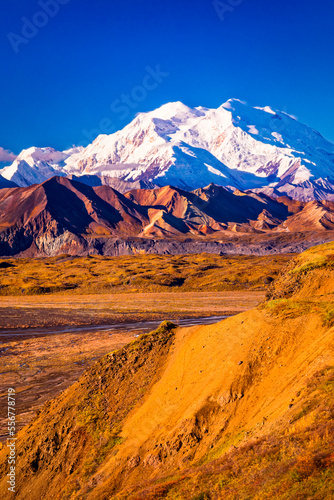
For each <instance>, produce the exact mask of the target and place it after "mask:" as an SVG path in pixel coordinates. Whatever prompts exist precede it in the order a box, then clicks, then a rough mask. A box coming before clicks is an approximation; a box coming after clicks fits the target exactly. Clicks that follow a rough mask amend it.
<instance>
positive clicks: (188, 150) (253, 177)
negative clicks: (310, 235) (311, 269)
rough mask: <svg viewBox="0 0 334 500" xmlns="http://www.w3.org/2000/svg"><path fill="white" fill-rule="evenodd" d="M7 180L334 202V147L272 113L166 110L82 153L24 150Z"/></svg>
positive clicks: (143, 116)
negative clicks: (84, 180) (139, 185)
mask: <svg viewBox="0 0 334 500" xmlns="http://www.w3.org/2000/svg"><path fill="white" fill-rule="evenodd" d="M0 173H1V175H2V176H3V177H5V178H6V179H8V180H12V181H14V182H16V183H17V184H19V185H21V186H24V185H28V184H31V183H33V182H41V181H42V180H45V179H46V178H48V177H51V176H52V175H54V174H55V173H57V174H58V175H69V174H73V175H85V176H86V175H98V176H99V177H101V178H104V179H108V178H116V179H118V180H121V181H125V182H126V183H129V182H138V181H144V182H152V183H154V184H157V185H161V186H163V185H168V184H171V185H174V186H179V187H182V188H186V189H196V188H199V187H202V186H206V185H208V184H209V183H211V182H213V183H215V184H218V185H223V186H231V187H234V188H240V189H243V190H245V189H254V190H256V191H263V190H265V192H266V193H267V194H273V195H275V194H277V195H279V194H288V195H290V196H292V197H295V198H298V199H301V200H304V201H307V200H312V199H326V198H327V199H334V144H332V143H330V142H328V141H326V140H325V139H324V138H323V137H322V136H321V135H320V134H319V133H318V132H317V131H315V130H313V129H311V128H310V127H308V126H306V125H303V124H301V123H299V122H298V121H297V120H296V119H295V118H293V117H291V116H289V115H288V114H286V113H284V112H280V111H274V110H273V109H271V108H270V107H268V106H267V107H264V108H260V107H252V106H249V105H247V104H246V103H244V102H242V101H239V100H237V99H231V100H229V101H227V102H226V103H225V104H223V105H222V106H220V107H219V108H218V109H209V108H204V107H196V108H189V107H188V106H185V105H184V104H182V103H181V102H174V103H168V104H165V105H163V106H161V107H160V108H158V109H156V110H154V111H151V112H149V113H140V114H139V115H138V116H137V117H136V118H135V119H134V120H133V121H132V122H131V123H130V124H129V125H127V126H126V127H125V128H124V129H122V130H120V131H118V132H116V133H114V134H111V135H99V136H98V137H97V138H96V139H95V141H94V142H93V143H92V144H90V145H89V146H87V147H86V148H81V149H79V150H70V151H65V152H57V151H55V150H52V149H50V148H45V149H37V148H30V149H29V150H25V151H23V152H22V153H21V154H20V155H19V156H18V157H17V158H16V160H15V161H14V163H13V164H12V165H11V166H10V167H6V168H5V169H3V170H2V171H1V172H0Z"/></svg>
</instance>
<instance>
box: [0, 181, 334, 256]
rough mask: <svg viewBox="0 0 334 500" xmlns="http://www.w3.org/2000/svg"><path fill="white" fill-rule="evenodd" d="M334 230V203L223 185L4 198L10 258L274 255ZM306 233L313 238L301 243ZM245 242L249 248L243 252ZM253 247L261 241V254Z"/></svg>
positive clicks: (1, 224)
mask: <svg viewBox="0 0 334 500" xmlns="http://www.w3.org/2000/svg"><path fill="white" fill-rule="evenodd" d="M333 230H334V202H332V201H318V200H314V201H310V202H301V201H295V200H292V199H290V198H289V197H286V196H281V197H279V198H273V197H270V196H268V195H266V194H263V193H262V194H256V193H253V192H251V191H247V192H244V191H240V190H234V191H233V192H231V190H230V189H226V188H225V187H222V186H217V185H215V184H209V185H208V186H206V187H204V188H199V189H195V190H193V191H186V190H184V189H181V188H178V187H173V186H164V187H160V188H155V189H134V190H131V191H128V192H127V193H125V194H122V193H120V192H118V191H117V190H115V189H114V188H112V187H110V186H106V185H102V186H88V185H87V184H84V183H82V182H79V181H77V180H74V179H68V178H67V177H60V176H55V177H52V178H51V179H48V180H46V181H44V182H43V183H41V184H34V185H32V186H28V187H16V188H3V189H1V190H0V255H2V256H11V255H21V256H22V255H26V256H36V255H40V256H42V255H57V254H61V253H68V254H81V255H82V254H87V253H100V254H106V255H117V254H124V253H127V254H132V253H138V252H150V253H151V252H154V253H194V252H198V251H210V252H214V253H219V252H224V253H225V252H227V253H233V252H234V253H238V252H239V253H245V252H246V253H272V252H279V251H297V249H299V248H307V247H308V246H311V244H314V242H315V241H317V242H324V241H328V240H331V239H333V236H332V234H333V233H332V231H333ZM303 233H307V234H308V236H307V238H301V239H300V235H301V234H303ZM310 233H311V234H312V237H311V238H310ZM315 237H316V238H318V240H315V239H314V238H315ZM240 239H241V240H243V241H244V244H245V248H240V247H239V248H238V245H237V244H236V241H239V243H240ZM274 240H276V243H275V244H268V245H267V246H266V244H264V242H266V241H267V242H268V241H274ZM305 240H306V241H305ZM252 241H253V242H254V241H257V248H255V249H253V250H252V248H251V244H250V243H251V242H252ZM282 242H283V243H284V245H285V246H284V245H283V247H282ZM287 242H288V243H287Z"/></svg>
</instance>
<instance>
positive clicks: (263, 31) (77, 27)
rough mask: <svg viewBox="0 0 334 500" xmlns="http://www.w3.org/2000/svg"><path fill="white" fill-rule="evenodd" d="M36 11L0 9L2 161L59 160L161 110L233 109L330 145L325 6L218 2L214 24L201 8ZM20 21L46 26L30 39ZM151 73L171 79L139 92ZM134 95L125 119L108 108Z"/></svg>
mask: <svg viewBox="0 0 334 500" xmlns="http://www.w3.org/2000/svg"><path fill="white" fill-rule="evenodd" d="M43 1H45V2H46V1H47V0H36V1H35V0H2V5H1V19H0V51H1V70H2V71H1V84H0V85H1V92H0V112H1V122H0V146H2V147H3V148H5V149H10V150H12V151H14V152H15V153H18V152H19V151H20V150H21V149H23V148H27V147H30V146H32V145H35V146H52V147H55V148H57V149H64V148H67V147H69V146H71V145H72V144H78V143H83V142H85V141H86V142H87V141H88V138H87V137H89V136H91V139H94V136H95V135H97V133H98V131H99V130H100V131H101V132H109V131H111V130H112V126H113V127H114V129H116V130H117V129H120V128H123V127H124V126H125V125H126V124H127V123H128V122H129V121H130V120H131V119H132V118H133V117H134V116H135V114H136V113H137V112H139V111H148V110H151V109H154V108H156V107H158V106H160V105H162V104H164V103H165V102H168V101H177V100H180V101H182V102H184V103H185V104H187V105H189V106H199V105H203V106H208V107H217V106H219V105H220V104H222V103H223V102H225V101H226V100H227V99H229V98H231V97H236V98H239V99H242V100H245V101H247V102H249V103H250V104H253V105H261V106H264V105H270V106H272V107H274V108H277V109H281V110H284V111H286V112H288V113H291V114H293V115H296V116H297V117H298V119H299V120H300V121H302V122H304V123H307V124H308V125H310V126H312V127H313V128H316V129H317V130H319V131H320V132H321V133H322V135H324V137H326V138H327V139H329V140H332V141H334V126H333V116H334V98H333V89H334V65H333V54H334V35H333V19H334V2H333V1H332V0H317V1H315V0H280V1H275V0H274V1H269V0H226V1H225V4H228V3H230V4H232V5H233V6H234V7H231V8H230V11H227V12H226V13H225V15H224V16H223V17H224V20H222V19H221V18H220V17H222V16H219V15H218V13H217V11H216V9H215V7H214V4H213V2H212V1H211V0H190V1H188V0H164V1H159V0H145V1H144V0H143V1H139V0H119V1H113V0H90V1H87V0H51V3H52V2H55V1H58V2H59V3H62V5H59V4H58V7H59V12H58V13H56V15H54V16H53V17H52V16H51V15H50V14H44V15H42V16H41V15H38V14H36V13H38V12H41V10H42V9H41V6H40V4H39V2H43ZM222 3H224V0H222ZM237 4H238V5H237ZM58 7H57V9H58ZM49 8H51V7H49ZM54 8H55V7H54ZM22 18H24V19H25V20H24V21H23V20H22ZM26 20H28V21H30V22H31V21H33V23H34V24H36V23H37V24H40V25H43V24H45V25H44V26H41V27H38V28H37V32H36V29H35V28H34V27H33V28H31V26H30V31H29V30H28V29H27V27H26ZM31 30H33V31H31ZM8 33H12V35H10V39H9V38H8ZM13 34H14V35H13ZM17 35H18V36H21V37H22V38H17V37H16V36H17ZM27 36H29V37H30V38H27ZM157 65H160V69H161V71H162V72H163V73H164V74H165V73H168V74H169V75H168V76H166V75H165V76H162V77H161V78H160V80H161V81H156V82H155V81H154V80H153V78H149V77H148V76H147V77H146V80H144V81H145V82H146V83H145V85H146V84H147V86H148V87H149V89H147V90H145V91H144V92H143V89H142V88H141V89H138V86H139V87H141V86H142V83H143V79H144V77H145V75H147V74H148V73H147V67H148V66H149V67H150V68H151V69H155V68H156V66H157ZM158 80H159V79H158ZM152 87H155V88H152ZM134 88H136V90H135V91H134V92H135V93H134V95H135V96H136V99H137V100H135V101H133V100H132V101H131V105H132V108H131V107H130V105H128V104H126V105H125V108H124V107H123V111H122V112H121V111H120V110H119V102H118V107H117V106H116V108H115V107H114V110H112V109H111V108H110V106H111V104H112V103H114V102H115V100H117V99H121V98H122V95H128V94H131V92H132V91H133V89H134ZM139 101H140V102H139ZM115 109H116V110H115ZM126 109H127V110H128V112H126ZM125 115H126V116H125ZM111 123H112V124H113V125H112V126H111ZM84 131H86V132H87V133H85V132H84ZM88 132H89V134H88Z"/></svg>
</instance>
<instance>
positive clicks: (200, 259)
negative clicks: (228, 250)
mask: <svg viewBox="0 0 334 500" xmlns="http://www.w3.org/2000/svg"><path fill="white" fill-rule="evenodd" d="M290 259H291V255H289V254H285V255H267V256H263V257H258V256H219V255H215V254H196V255H176V256H171V255H133V256H125V257H101V256H97V255H94V256H89V257H69V256H59V257H52V258H43V259H6V260H0V295H3V296H4V295H20V296H25V295H40V294H54V293H62V294H64V293H65V294H68V295H71V296H72V295H73V294H87V293H90V294H91V293H92V294H98V293H124V292H130V293H134V292H143V291H146V292H169V291H175V290H177V291H181V292H183V291H194V290H197V291H201V290H203V291H232V290H264V289H265V288H266V286H267V285H268V284H269V283H270V282H271V281H272V280H273V279H274V278H275V277H276V276H277V275H278V273H279V271H280V269H281V268H282V266H284V265H285V264H286V263H287V262H288V261H289V260H290Z"/></svg>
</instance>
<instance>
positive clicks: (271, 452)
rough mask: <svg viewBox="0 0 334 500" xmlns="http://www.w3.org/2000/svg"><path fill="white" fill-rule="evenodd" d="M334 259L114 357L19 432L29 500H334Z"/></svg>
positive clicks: (302, 261) (329, 255)
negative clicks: (240, 306)
mask: <svg viewBox="0 0 334 500" xmlns="http://www.w3.org/2000/svg"><path fill="white" fill-rule="evenodd" d="M333 257H334V245H333V243H331V244H328V245H326V246H323V247H318V248H312V249H311V250H309V251H307V252H305V253H304V254H302V255H301V256H299V257H297V258H296V259H295V260H294V261H293V263H292V264H290V266H289V268H288V269H287V271H286V272H285V273H284V274H282V276H281V277H280V279H279V282H278V288H276V286H275V285H274V287H273V290H272V296H271V297H269V300H268V301H267V302H266V303H264V304H261V305H259V306H258V307H257V308H256V309H254V310H251V311H248V312H245V313H242V314H239V315H237V316H234V317H230V318H228V319H226V320H224V321H222V322H220V323H218V324H215V325H210V326H194V327H189V328H183V329H182V328H177V327H176V326H175V325H173V324H171V323H168V322H167V323H164V324H163V325H161V327H160V328H159V329H158V330H157V331H155V332H153V333H152V334H146V335H142V336H140V337H139V338H138V339H137V340H135V341H134V342H132V343H130V344H128V345H127V346H125V347H124V348H122V349H120V350H118V351H115V352H111V353H110V354H108V355H106V356H105V357H104V358H102V359H101V360H100V361H99V362H97V363H96V364H95V365H94V366H93V367H92V368H90V369H89V370H87V372H85V374H84V375H83V376H82V377H81V378H80V379H79V380H78V382H77V383H75V384H74V385H73V386H71V387H70V388H69V389H67V390H66V391H65V392H64V393H62V394H61V395H60V396H59V397H58V398H56V399H55V400H53V401H50V402H49V403H48V404H47V405H45V406H44V407H43V409H42V410H41V412H40V414H39V415H38V416H37V417H36V418H35V420H34V421H33V422H32V423H31V424H30V425H29V426H28V427H27V428H25V429H23V430H22V431H21V432H20V433H19V435H18V440H17V442H16V446H17V451H18V460H17V492H16V498H18V499H25V498H30V499H31V500H37V499H40V498H44V497H45V498H54V499H58V500H63V499H68V498H71V499H73V500H74V499H79V498H86V499H90V500H93V499H99V500H101V499H115V500H116V499H117V500H121V499H127V500H139V499H145V500H153V499H154V500H159V499H160V500H162V499H166V500H168V499H172V498H178V499H180V500H189V499H193V500H194V499H196V500H199V499H205V498H206V499H210V500H213V499H223V498H224V499H227V500H232V498H236V497H237V498H263V499H268V500H269V499H289V500H297V499H300V498H319V499H320V498H322V499H330V498H331V497H332V494H333V491H334V457H333V445H334V442H333V430H334V407H333V389H334V385H333V380H334V371H333V364H334V346H333V328H334V322H333V319H334V304H333V293H334V286H333V284H334V280H333V272H334V269H333ZM284 283H285V285H286V284H289V287H290V288H289V290H288V291H287V293H286V294H285V295H284V297H282V296H281V291H280V290H284V288H286V286H285V285H284ZM275 293H278V295H279V297H281V298H276V299H274V300H271V299H272V297H275ZM7 455H8V449H7V448H4V449H3V450H2V451H1V452H0V464H1V465H0V467H1V472H2V475H1V476H2V479H1V487H2V491H3V492H6V476H5V474H6V467H7ZM4 498H7V497H6V496H5V497H4ZM8 498H9V496H8Z"/></svg>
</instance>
